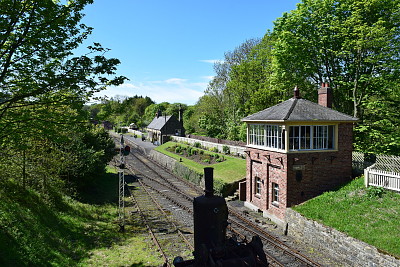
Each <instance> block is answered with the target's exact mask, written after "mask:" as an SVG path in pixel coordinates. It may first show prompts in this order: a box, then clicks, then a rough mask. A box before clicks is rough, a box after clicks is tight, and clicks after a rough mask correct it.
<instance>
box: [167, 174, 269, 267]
mask: <svg viewBox="0 0 400 267" xmlns="http://www.w3.org/2000/svg"><path fill="white" fill-rule="evenodd" d="M213 170H214V169H213V168H204V182H205V194H204V195H202V196H199V197H196V198H195V199H194V200H193V210H194V215H193V219H194V252H193V255H194V259H191V260H186V261H185V260H183V258H181V257H176V258H175V259H174V266H176V267H183V266H190V267H203V266H227V267H228V266H229V267H231V266H255V267H258V266H268V262H267V259H266V256H265V253H264V251H263V244H262V242H261V239H260V238H259V237H258V236H253V238H252V240H251V242H244V241H243V242H239V241H237V239H236V238H235V237H230V238H227V236H226V228H227V226H228V206H227V204H226V201H225V199H224V198H223V197H220V196H215V195H214V188H213Z"/></svg>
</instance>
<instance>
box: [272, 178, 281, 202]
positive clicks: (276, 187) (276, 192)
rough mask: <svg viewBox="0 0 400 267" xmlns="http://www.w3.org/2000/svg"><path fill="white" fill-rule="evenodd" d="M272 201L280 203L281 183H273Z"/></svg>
mask: <svg viewBox="0 0 400 267" xmlns="http://www.w3.org/2000/svg"><path fill="white" fill-rule="evenodd" d="M272 190H273V191H272V202H275V203H279V185H278V184H276V183H272Z"/></svg>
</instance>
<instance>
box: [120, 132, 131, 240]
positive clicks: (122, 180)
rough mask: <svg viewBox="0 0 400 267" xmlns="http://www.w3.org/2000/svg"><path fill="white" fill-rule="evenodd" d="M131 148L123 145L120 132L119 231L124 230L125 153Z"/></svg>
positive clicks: (122, 137)
mask: <svg viewBox="0 0 400 267" xmlns="http://www.w3.org/2000/svg"><path fill="white" fill-rule="evenodd" d="M130 150H131V148H130V147H129V146H125V147H124V136H123V135H122V134H121V149H120V161H119V166H118V167H119V169H118V188H119V194H118V221H119V227H120V231H121V232H124V231H125V203H124V196H125V173H124V169H125V154H126V152H127V154H129V152H130Z"/></svg>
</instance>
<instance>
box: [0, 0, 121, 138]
mask: <svg viewBox="0 0 400 267" xmlns="http://www.w3.org/2000/svg"><path fill="white" fill-rule="evenodd" d="M92 2H93V1H92V0H72V1H68V2H67V4H61V3H60V2H59V1H53V0H42V1H33V0H21V1H15V0H2V1H0V12H1V15H0V29H1V30H0V32H1V35H0V144H1V143H3V144H4V141H5V139H6V138H7V139H10V138H14V139H15V138H21V135H24V134H27V131H28V129H35V128H36V126H37V127H39V128H40V127H42V128H50V127H52V126H55V125H58V124H61V123H64V122H67V120H69V122H74V119H73V118H72V116H71V115H72V114H71V113H69V114H68V116H67V117H65V118H64V119H65V120H63V119H62V118H61V117H57V119H55V118H54V119H53V118H52V113H51V110H52V108H51V107H58V108H64V107H69V108H72V109H75V110H79V109H80V108H81V107H82V105H83V103H84V101H86V100H88V98H89V97H91V96H92V95H93V94H94V93H95V92H97V91H99V90H102V89H105V87H106V86H107V85H119V84H121V83H122V82H123V81H124V80H125V79H126V78H125V77H115V76H114V75H115V70H116V65H118V64H119V60H118V59H113V58H111V59H107V58H106V57H105V56H104V53H105V52H107V49H104V48H102V47H101V45H100V44H98V43H95V44H94V45H92V46H90V47H88V48H89V51H88V53H87V54H86V55H83V56H74V54H73V51H74V49H76V48H77V47H78V46H79V45H80V44H81V43H82V42H83V40H84V39H85V38H86V37H87V36H88V34H90V33H91V31H92V28H90V27H87V26H86V25H84V24H80V20H81V18H82V16H83V14H82V12H81V11H82V10H83V8H84V6H85V5H86V4H90V3H92ZM45 110H48V112H45ZM38 111H40V112H38ZM78 113H79V112H77V114H78ZM58 115H60V114H58ZM75 120H76V121H79V120H80V118H78V117H75ZM32 121H35V124H33V123H32ZM43 124H46V127H43V126H41V125H43ZM31 133H32V134H33V133H35V131H34V130H32V131H31Z"/></svg>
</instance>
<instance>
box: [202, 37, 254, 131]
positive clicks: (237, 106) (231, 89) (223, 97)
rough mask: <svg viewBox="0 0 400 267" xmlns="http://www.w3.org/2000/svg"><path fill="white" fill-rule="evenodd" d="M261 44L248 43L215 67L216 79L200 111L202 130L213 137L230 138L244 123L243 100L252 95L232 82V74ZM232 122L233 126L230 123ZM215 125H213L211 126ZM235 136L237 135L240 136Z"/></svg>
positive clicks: (209, 88)
mask: <svg viewBox="0 0 400 267" xmlns="http://www.w3.org/2000/svg"><path fill="white" fill-rule="evenodd" d="M259 43H260V39H257V38H254V39H249V40H246V41H245V42H244V43H242V44H241V45H240V46H238V47H237V48H236V49H234V51H228V52H226V53H225V59H224V61H222V62H216V63H215V64H214V70H215V71H216V76H215V77H214V78H213V79H212V80H211V82H210V83H209V85H208V87H207V90H206V91H205V96H203V97H202V98H200V100H199V101H198V103H197V104H196V108H197V109H198V112H199V113H200V115H199V116H200V117H201V124H200V125H202V126H201V128H203V129H199V130H203V131H205V132H207V133H208V134H211V136H212V137H219V138H227V135H228V131H229V129H232V130H234V131H236V127H237V125H239V124H240V119H241V118H242V117H241V114H242V113H243V110H244V108H243V99H244V98H246V96H248V93H249V92H248V91H246V92H245V90H241V89H243V88H237V87H236V86H234V85H233V84H232V83H231V86H228V85H229V83H230V79H231V74H232V71H233V70H234V69H235V68H236V67H237V66H238V65H240V64H241V63H242V62H243V61H245V60H247V59H248V57H249V56H250V54H251V51H252V49H253V48H254V47H255V46H256V45H257V44H259ZM228 121H230V122H231V124H230V127H227V125H226V123H227V122H228ZM207 123H212V124H213V125H207ZM232 136H237V135H236V134H234V135H232Z"/></svg>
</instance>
